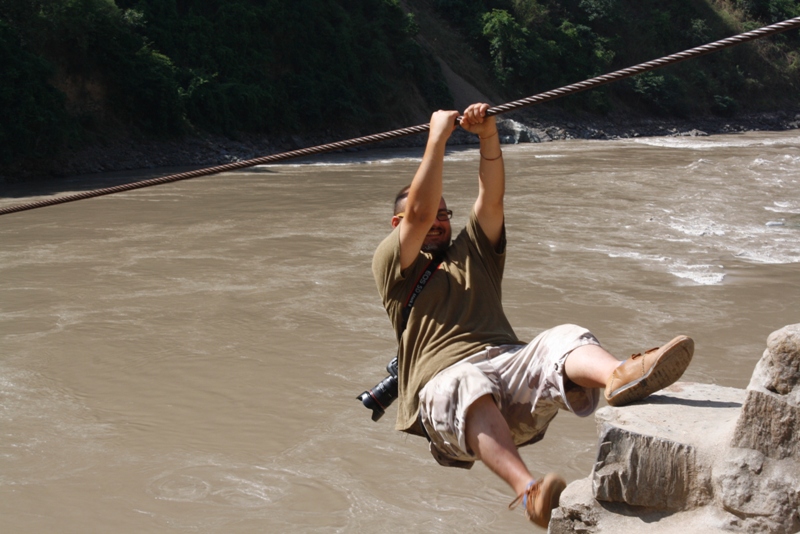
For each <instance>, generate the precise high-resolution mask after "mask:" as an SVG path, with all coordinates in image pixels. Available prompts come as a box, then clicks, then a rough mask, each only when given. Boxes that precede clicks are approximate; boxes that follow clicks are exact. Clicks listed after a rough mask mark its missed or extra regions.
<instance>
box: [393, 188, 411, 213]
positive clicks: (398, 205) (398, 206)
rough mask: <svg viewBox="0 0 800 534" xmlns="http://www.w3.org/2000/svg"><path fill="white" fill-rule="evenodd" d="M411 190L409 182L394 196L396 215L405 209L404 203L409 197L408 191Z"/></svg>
mask: <svg viewBox="0 0 800 534" xmlns="http://www.w3.org/2000/svg"><path fill="white" fill-rule="evenodd" d="M409 190H411V184H408V185H407V186H405V187H404V188H403V189H401V190H400V191H398V192H397V195H395V197H394V215H397V214H398V213H400V212H401V211H403V208H402V206H403V203H404V202H405V200H406V199H407V198H408V192H409Z"/></svg>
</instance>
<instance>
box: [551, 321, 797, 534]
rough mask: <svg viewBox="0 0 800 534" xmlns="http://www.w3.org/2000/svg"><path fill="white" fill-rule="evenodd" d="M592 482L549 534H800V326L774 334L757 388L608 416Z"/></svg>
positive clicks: (705, 391)
mask: <svg viewBox="0 0 800 534" xmlns="http://www.w3.org/2000/svg"><path fill="white" fill-rule="evenodd" d="M595 417H596V421H597V423H598V433H599V436H600V439H599V446H598V453H597V461H596V463H595V466H594V468H593V470H592V473H591V475H590V476H589V477H588V478H586V479H583V480H578V481H576V482H573V483H572V484H570V485H569V486H568V487H567V489H566V490H565V491H564V493H563V494H562V496H561V503H560V507H559V508H558V509H556V510H554V511H553V517H552V519H551V521H550V527H549V530H548V532H550V533H551V534H566V533H575V532H578V533H585V534H591V533H595V532H597V533H601V532H614V533H615V534H625V533H628V532H631V533H633V532H637V533H638V532H641V531H642V529H644V528H646V529H647V532H648V534H672V533H675V534H687V533H693V532H746V533H759V534H762V533H763V534H796V533H798V532H800V324H798V325H791V326H787V327H785V328H782V329H781V330H778V331H777V332H774V333H773V334H772V335H770V336H769V339H768V341H767V349H766V351H765V352H764V355H763V356H762V358H761V360H760V361H759V362H758V364H757V365H756V368H755V371H754V373H753V377H752V379H751V381H750V385H749V386H748V388H747V390H740V389H734V388H726V387H721V386H715V385H710V384H695V383H685V382H679V383H676V384H674V385H673V386H672V387H670V388H667V389H665V390H663V391H661V392H659V393H657V394H655V395H651V396H650V397H649V398H648V399H646V400H645V401H643V402H640V403H636V404H633V405H630V406H625V407H619V408H614V407H611V406H608V407H605V408H602V409H600V410H598V412H597V414H596V416H595Z"/></svg>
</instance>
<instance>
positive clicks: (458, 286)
mask: <svg viewBox="0 0 800 534" xmlns="http://www.w3.org/2000/svg"><path fill="white" fill-rule="evenodd" d="M399 228H400V227H399V226H398V227H397V228H395V229H394V230H393V231H392V233H391V234H389V236H388V237H386V239H384V240H383V241H382V242H381V244H380V245H378V248H377V250H376V251H375V255H374V257H373V259H372V273H373V275H374V276H375V282H376V283H377V285H378V292H379V293H380V295H381V298H382V299H383V305H384V307H385V308H386V312H387V313H388V314H389V318H390V319H391V321H392V326H393V327H394V329H395V332H398V331H399V330H400V328H401V326H402V321H403V308H405V306H406V301H407V300H408V296H409V294H410V293H411V291H412V290H413V288H414V286H415V285H416V284H417V282H418V281H419V278H420V276H421V275H422V273H423V272H424V271H425V268H426V267H427V266H428V264H429V263H430V261H431V258H432V256H431V254H429V253H425V252H420V254H419V257H418V258H417V259H416V261H415V262H414V263H413V264H412V265H410V266H409V267H408V268H407V269H406V270H405V271H401V268H400V230H399ZM497 248H498V250H499V252H498V251H497V250H495V248H494V247H492V244H491V243H490V241H489V238H488V237H486V234H484V232H483V230H482V229H481V227H480V224H479V223H478V219H477V216H476V215H475V212H474V210H473V211H472V213H471V214H470V218H469V223H468V224H467V227H466V228H464V229H463V230H462V231H461V232H460V233H459V234H458V236H457V237H456V238H455V239H454V240H453V242H452V243H451V245H450V247H449V248H448V249H447V251H446V253H445V255H444V260H443V261H442V263H441V265H440V266H439V268H438V270H437V271H436V272H435V273H434V274H433V276H431V278H430V280H429V281H428V283H427V284H426V285H425V288H424V289H423V290H422V292H421V293H420V294H419V296H418V297H417V299H416V301H415V302H414V306H413V308H412V309H411V314H410V316H409V319H408V325H407V326H406V330H405V332H404V333H403V336H402V338H401V339H400V350H399V357H398V391H399V397H398V403H399V407H398V411H397V423H396V426H395V428H396V429H397V430H402V431H405V432H411V433H414V434H418V433H419V432H420V430H419V427H418V425H417V416H418V412H419V398H418V394H419V391H420V390H421V389H422V388H423V387H424V386H425V384H427V383H428V381H429V380H430V379H431V378H433V376H434V375H436V373H438V372H439V371H441V370H442V369H445V368H447V367H449V366H450V365H452V364H454V363H456V362H458V361H461V360H462V359H464V358H466V357H467V356H470V355H472V354H474V353H476V352H478V351H480V350H483V349H484V348H485V347H487V346H498V345H505V344H516V343H521V342H520V341H519V340H518V339H517V336H516V335H515V334H514V331H513V330H512V328H511V325H510V324H509V322H508V319H506V316H505V313H504V312H503V306H502V303H501V290H500V285H501V281H502V278H503V267H504V265H505V229H503V235H502V238H501V243H500V245H499V246H498V247H497Z"/></svg>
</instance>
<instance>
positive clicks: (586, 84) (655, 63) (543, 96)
mask: <svg viewBox="0 0 800 534" xmlns="http://www.w3.org/2000/svg"><path fill="white" fill-rule="evenodd" d="M798 26H800V17H795V18H793V19H789V20H785V21H783V22H778V23H776V24H771V25H769V26H764V27H763V28H759V29H757V30H752V31H749V32H745V33H742V34H739V35H735V36H733V37H728V38H726V39H722V40H720V41H714V42H712V43H709V44H705V45H702V46H698V47H695V48H690V49H688V50H684V51H683V52H678V53H677V54H671V55H669V56H664V57H662V58H660V59H655V60H652V61H647V62H645V63H640V64H638V65H635V66H633V67H628V68H625V69H621V70H617V71H614V72H611V73H609V74H604V75H602V76H597V77H595V78H590V79H588V80H584V81H582V82H578V83H573V84H570V85H566V86H564V87H561V88H558V89H553V90H551V91H545V92H544V93H539V94H537V95H533V96H529V97H527V98H523V99H520V100H514V101H513V102H509V103H507V104H502V105H500V106H495V107H491V108H489V109H488V110H487V115H498V114H501V113H507V112H509V111H513V110H516V109H519V108H522V107H526V106H531V105H533V104H540V103H542V102H547V101H550V100H555V99H556V98H561V97H564V96H567V95H571V94H575V93H579V92H581V91H586V90H588V89H593V88H595V87H599V86H601V85H605V84H607V83H611V82H615V81H617V80H621V79H623V78H627V77H630V76H635V75H637V74H641V73H643V72H647V71H650V70H655V69H658V68H661V67H666V66H668V65H674V64H675V63H680V62H681V61H686V60H687V59H692V58H695V57H699V56H703V55H705V54H710V53H711V52H716V51H717V50H722V49H723V48H728V47H730V46H734V45H737V44H740V43H744V42H747V41H753V40H755V39H761V38H762V37H767V36H769V35H774V34H777V33H781V32H785V31H788V30H791V29H793V28H796V27H798ZM429 128H430V125H429V124H420V125H418V126H411V127H408V128H401V129H399V130H392V131H389V132H384V133H380V134H374V135H367V136H365V137H356V138H353V139H348V140H345V141H337V142H335V143H328V144H324V145H318V146H314V147H309V148H302V149H299V150H291V151H289V152H281V153H279V154H273V155H271V156H264V157H260V158H255V159H249V160H245V161H237V162H234V163H227V164H225V165H218V166H215V167H207V168H204V169H197V170H194V171H189V172H182V173H179V174H171V175H168V176H162V177H159V178H150V179H148V180H141V181H138V182H132V183H128V184H122V185H117V186H113V187H106V188H103V189H94V190H92V191H84V192H82V193H73V194H69V195H62V196H57V197H53V198H48V199H44V200H39V201H35V202H29V203H26V204H18V205H15V206H8V207H5V208H0V215H5V214H8V213H16V212H19V211H25V210H31V209H35V208H43V207H45V206H52V205H55V204H64V203H67V202H74V201H76V200H83V199H87V198H94V197H99V196H103V195H110V194H113V193H121V192H124V191H132V190H134V189H141V188H144V187H151V186H154V185H161V184H167V183H171V182H178V181H181V180H189V179H191V178H198V177H200V176H210V175H212V174H219V173H223V172H228V171H235V170H238V169H245V168H248V167H254V166H256V165H265V164H268V163H276V162H279V161H284V160H287V159H292V158H298V157H302V156H310V155H313V154H321V153H324V152H331V151H334V150H341V149H344V148H350V147H355V146H359V145H365V144H369V143H376V142H379V141H386V140H389V139H394V138H397V137H404V136H408V135H414V134H419V133H423V132H427V131H428V130H429Z"/></svg>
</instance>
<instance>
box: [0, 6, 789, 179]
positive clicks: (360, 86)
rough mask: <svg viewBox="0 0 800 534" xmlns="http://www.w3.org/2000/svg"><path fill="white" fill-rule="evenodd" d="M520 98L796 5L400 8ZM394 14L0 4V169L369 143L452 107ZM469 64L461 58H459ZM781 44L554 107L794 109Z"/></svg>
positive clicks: (776, 17)
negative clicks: (75, 151)
mask: <svg viewBox="0 0 800 534" xmlns="http://www.w3.org/2000/svg"><path fill="white" fill-rule="evenodd" d="M407 1H408V3H409V4H410V5H412V6H413V7H414V8H416V9H428V10H430V9H432V10H433V11H434V12H435V13H437V16H438V18H439V19H440V20H443V21H444V23H445V24H447V25H449V26H451V27H452V28H454V29H455V30H456V31H457V32H459V34H460V35H461V36H462V37H463V42H465V43H467V45H466V46H464V47H462V48H465V50H463V51H462V53H463V54H471V55H473V56H474V57H476V58H478V61H480V62H481V64H482V65H485V66H487V69H490V70H491V73H492V80H493V82H492V83H493V84H495V86H494V87H493V90H494V91H495V92H497V93H500V94H502V95H504V96H506V97H508V99H509V100H510V99H513V98H518V97H521V96H527V95H530V94H534V93H536V92H540V91H544V90H548V89H553V88H555V87H559V86H561V85H565V84H568V83H573V82H576V81H580V80H583V79H586V78H589V77H592V76H596V75H599V74H603V73H605V72H609V71H612V70H615V69H618V68H622V67H626V66H630V65H633V64H636V63H640V62H642V61H646V60H650V59H654V58H658V57H661V56H663V55H666V54H670V53H673V52H677V51H680V50H683V49H686V48H690V47H692V46H697V45H699V44H703V43H706V42H710V41H713V40H717V39H721V38H723V37H727V36H730V35H733V34H735V33H739V32H741V31H746V30H750V29H754V28H757V27H760V26H762V25H765V24H768V23H772V22H776V21H780V20H785V19H788V18H792V17H796V16H800V0H669V1H660V2H656V1H654V0H563V1H556V0H407ZM418 32H419V27H418V25H417V22H416V21H415V18H414V16H413V15H410V14H407V13H405V12H404V11H403V9H402V8H401V6H400V3H399V0H291V1H286V0H116V1H115V0H0V70H1V71H2V79H0V106H2V109H3V118H2V122H0V168H6V169H8V168H13V167H14V165H15V164H19V162H22V161H26V160H32V159H46V158H47V157H50V156H52V155H53V154H56V153H57V152H58V151H59V150H60V149H63V148H65V147H80V146H82V145H83V144H86V143H91V142H92V141H94V140H97V139H101V138H103V137H108V136H116V137H137V136H138V137H147V138H154V137H155V138H168V137H175V136H180V135H186V134H192V133H197V132H202V131H207V132H214V133H221V134H223V135H228V136H235V135H237V134H238V133H240V132H253V133H264V134H273V135H284V134H290V133H303V132H313V133H326V132H328V133H329V135H335V134H332V132H340V131H349V132H359V131H360V132H364V131H371V132H375V131H379V129H381V128H385V127H399V126H407V125H409V123H410V122H409V121H411V120H414V118H413V117H418V116H419V113H420V112H424V113H427V112H428V111H430V110H431V109H437V108H440V107H450V106H452V97H451V96H450V93H449V91H448V89H447V86H446V85H445V83H444V80H443V76H442V73H441V70H440V68H439V65H438V63H437V62H436V60H435V59H434V57H433V55H432V53H431V51H430V49H428V48H427V46H423V45H422V44H420V43H424V42H426V41H427V42H428V43H430V42H431V41H433V40H435V39H436V38H437V36H436V35H425V36H422V37H425V39H421V38H420V37H421V36H419V35H418ZM466 48H471V50H466ZM799 50H800V37H798V32H797V31H796V30H794V31H791V32H788V33H785V34H782V35H779V36H775V37H772V38H769V39H766V40H763V41H758V42H756V43H753V44H748V45H742V46H738V47H735V48H733V49H730V50H727V51H724V52H721V53H716V54H713V55H711V56H708V57H705V58H701V59H697V60H693V61H690V62H686V63H683V64H680V65H677V66H674V67H670V68H668V69H661V70H658V71H654V72H650V73H647V74H644V75H641V76H638V77H636V78H632V79H628V80H626V81H624V82H621V83H617V84H613V85H611V86H606V87H604V88H602V89H599V90H594V91H591V92H588V93H584V94H581V95H576V96H574V97H570V98H568V99H564V100H563V101H559V104H558V105H561V106H563V107H566V108H567V109H570V110H576V111H582V112H586V111H588V112H592V113H600V114H604V113H608V112H610V111H612V110H634V111H637V112H639V113H647V114H656V115H662V116H681V117H686V116H693V115H696V114H708V113H714V114H718V115H733V114H735V113H737V112H740V111H762V110H776V109H782V108H786V107H791V108H793V109H796V108H797V97H796V95H797V94H800V92H799V91H800V51H799Z"/></svg>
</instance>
